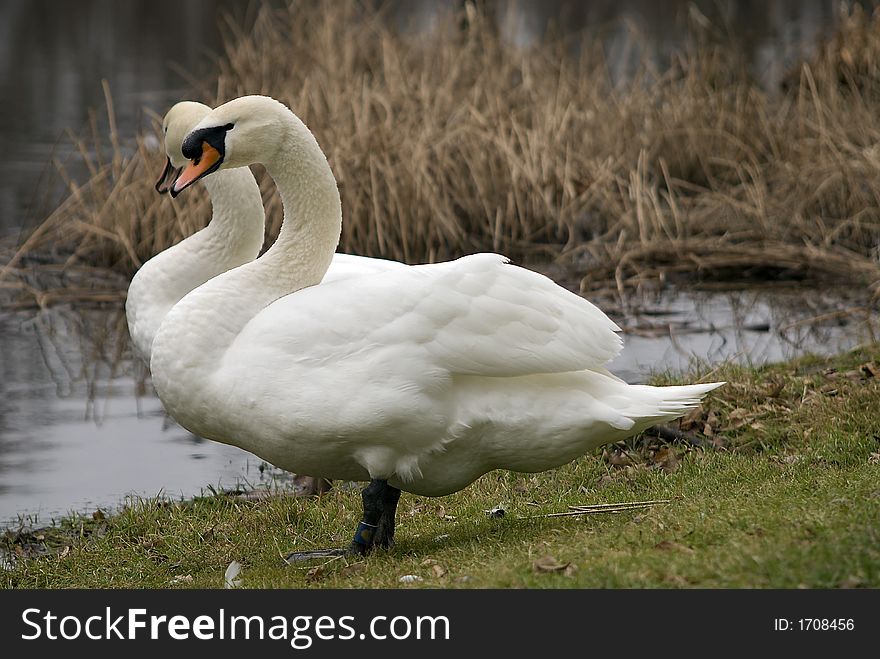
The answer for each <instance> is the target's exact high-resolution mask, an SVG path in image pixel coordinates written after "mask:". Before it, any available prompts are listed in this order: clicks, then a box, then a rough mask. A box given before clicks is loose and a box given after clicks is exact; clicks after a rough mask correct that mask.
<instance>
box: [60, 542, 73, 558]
mask: <svg viewBox="0 0 880 659" xmlns="http://www.w3.org/2000/svg"><path fill="white" fill-rule="evenodd" d="M69 553H70V547H69V546H67V545H65V546H64V549H62V550H61V553H60V554H58V558H64V557H65V556H67V555H68V554H69Z"/></svg>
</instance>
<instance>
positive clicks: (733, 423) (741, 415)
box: [724, 407, 755, 430]
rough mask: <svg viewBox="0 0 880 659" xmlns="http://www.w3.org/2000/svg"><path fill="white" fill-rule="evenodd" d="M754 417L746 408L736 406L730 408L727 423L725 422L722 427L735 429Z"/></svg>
mask: <svg viewBox="0 0 880 659" xmlns="http://www.w3.org/2000/svg"><path fill="white" fill-rule="evenodd" d="M754 418H755V415H754V414H753V413H751V412H749V411H748V410H747V409H745V408H742V407H737V408H736V409H734V410H731V412H730V414H728V415H727V423H726V424H725V426H724V429H725V430H736V429H737V428H741V427H742V426H744V425H746V424H747V423H749V422H750V421H751V420H753V419H754Z"/></svg>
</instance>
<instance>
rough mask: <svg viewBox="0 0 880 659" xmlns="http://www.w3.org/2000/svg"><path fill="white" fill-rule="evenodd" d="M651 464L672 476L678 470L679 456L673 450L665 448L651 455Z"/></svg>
mask: <svg viewBox="0 0 880 659" xmlns="http://www.w3.org/2000/svg"><path fill="white" fill-rule="evenodd" d="M651 462H652V463H653V464H654V466H656V467H659V468H660V469H662V470H663V471H665V472H666V473H667V474H671V473H672V472H673V471H675V470H676V469H677V468H678V462H679V460H678V455H677V454H676V452H675V451H674V450H673V449H671V448H669V447H668V446H664V447H662V448H661V449H659V450H657V451H654V453H653V454H652V455H651Z"/></svg>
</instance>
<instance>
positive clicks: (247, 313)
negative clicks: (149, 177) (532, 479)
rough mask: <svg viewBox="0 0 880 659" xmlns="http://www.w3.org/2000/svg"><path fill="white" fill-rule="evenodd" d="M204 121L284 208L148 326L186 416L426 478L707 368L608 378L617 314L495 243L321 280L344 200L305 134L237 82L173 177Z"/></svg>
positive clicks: (284, 446) (591, 440)
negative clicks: (156, 328)
mask: <svg viewBox="0 0 880 659" xmlns="http://www.w3.org/2000/svg"><path fill="white" fill-rule="evenodd" d="M218 135H219V137H218ZM208 140H210V141H211V143H212V144H216V145H218V146H219V151H218V153H219V157H220V158H221V162H222V166H221V167H220V168H221V171H222V169H223V168H226V167H235V166H242V165H247V164H249V163H251V162H262V163H264V164H265V165H266V168H267V170H268V171H269V173H270V175H271V176H272V177H273V178H274V179H275V181H276V183H277V184H278V187H279V190H280V192H281V196H282V200H283V202H284V207H285V220H284V225H283V228H282V231H281V235H280V236H279V238H278V240H277V242H276V243H275V245H274V246H273V247H272V249H270V250H269V251H268V252H267V253H266V254H265V255H264V256H263V257H261V258H260V259H258V260H257V261H255V262H253V263H250V264H248V265H246V266H243V267H241V268H238V269H235V270H232V271H230V272H228V273H225V274H224V275H220V276H219V277H217V278H215V279H214V280H212V281H210V282H208V283H207V284H205V285H204V286H202V287H201V288H199V289H197V290H196V291H195V292H193V293H192V294H190V295H189V296H187V297H186V298H185V299H184V300H183V301H181V303H180V304H178V305H177V306H176V307H175V308H174V309H173V310H172V312H171V313H169V315H168V316H167V318H166V321H165V322H164V323H163V325H162V328H161V329H160V332H159V335H158V336H157V338H156V342H155V344H154V351H153V360H152V370H153V374H154V382H155V384H156V388H157V391H158V393H159V395H160V397H161V399H162V401H163V402H164V403H165V405H166V408H167V409H168V411H169V412H170V413H171V414H172V415H173V416H174V417H175V418H176V419H178V421H180V422H181V423H182V424H183V425H185V426H186V427H188V428H190V429H191V430H193V431H194V432H196V433H199V434H202V435H203V436H206V437H209V438H212V439H215V440H218V441H222V442H227V443H232V444H237V445H239V446H241V447H243V448H245V449H247V450H249V451H252V452H254V453H256V454H257V455H259V456H261V457H263V458H265V459H267V460H269V461H270V462H272V463H274V464H276V465H278V466H279V467H282V468H285V469H289V470H293V471H297V472H298V473H309V474H314V475H319V476H324V477H328V478H339V479H356V480H365V479H373V480H374V481H382V482H384V481H387V483H388V484H390V485H391V486H393V487H396V488H400V489H403V490H405V491H408V492H414V493H417V494H423V495H430V496H438V495H443V494H448V493H450V492H454V491H457V490H459V489H461V488H463V487H465V486H466V485H468V484H469V483H471V482H472V481H473V480H474V479H476V478H478V477H479V476H480V475H481V474H483V473H486V472H487V471H489V470H492V469H499V468H503V469H512V470H517V471H541V470H545V469H550V468H553V467H556V466H559V465H562V464H564V463H566V462H568V461H570V460H572V459H574V458H576V457H578V456H580V455H582V454H584V453H585V452H586V451H588V450H589V449H591V448H593V447H595V446H598V445H600V444H603V443H606V442H610V441H616V440H619V439H623V438H625V437H627V436H630V435H633V434H635V433H636V432H638V431H640V430H642V429H644V428H646V427H648V426H650V425H652V424H654V423H657V422H660V421H664V420H668V419H672V418H675V417H677V416H680V415H681V414H683V413H684V412H685V411H686V410H687V409H689V408H690V407H692V406H694V405H696V404H698V403H699V400H700V398H701V397H702V396H703V395H704V394H705V393H706V392H707V391H709V390H711V389H713V388H714V387H716V386H718V383H713V384H701V385H690V386H681V387H650V386H633V385H628V384H626V383H625V382H623V381H621V380H620V379H618V378H616V377H614V376H613V375H611V374H610V373H608V371H607V370H606V369H605V366H604V365H605V364H606V363H607V362H608V361H609V360H610V359H612V358H613V357H614V356H615V355H617V354H618V352H619V351H620V349H621V340H620V338H619V336H618V335H617V333H616V332H617V331H618V328H617V326H616V325H615V324H614V323H613V322H612V321H611V320H610V319H609V318H608V317H607V316H606V315H605V314H604V313H602V312H601V311H600V310H599V309H598V308H596V307H595V306H594V305H592V304H591V303H590V302H588V301H587V300H585V299H583V298H581V297H579V296H577V295H574V294H573V293H571V292H569V291H567V290H565V289H563V288H561V287H560V286H558V285H556V284H554V283H553V282H552V281H551V280H549V279H548V278H546V277H544V276H543V275H540V274H537V273H535V272H531V271H529V270H525V269H523V268H519V267H516V266H514V265H511V264H509V263H508V262H507V259H505V258H504V257H502V256H499V255H497V254H475V255H472V256H467V257H464V258H461V259H458V260H456V261H451V262H447V263H439V264H434V265H420V266H404V265H402V264H395V265H390V266H389V265H383V266H381V267H378V268H377V271H376V272H372V273H369V274H363V272H361V273H354V276H349V277H345V278H340V279H337V280H335V281H333V280H330V279H325V280H324V283H321V284H320V285H316V284H318V282H320V281H321V279H322V277H323V276H324V273H325V271H326V269H327V268H328V264H329V263H330V259H331V257H332V254H333V250H334V249H335V246H336V242H337V241H338V238H339V231H340V227H341V208H340V202H339V196H338V192H337V190H336V186H335V181H334V179H333V176H332V173H331V172H330V169H329V166H328V165H327V162H326V160H325V158H324V156H323V154H322V153H321V151H320V149H319V147H318V145H317V142H316V141H315V140H314V137H313V136H312V135H311V133H310V132H309V131H308V129H307V128H306V127H305V126H304V125H303V124H302V122H300V121H299V119H297V118H296V117H295V115H293V114H292V113H291V112H290V111H289V110H288V109H287V108H286V107H284V106H283V105H281V104H280V103H278V102H277V101H274V100H272V99H268V98H266V97H243V98H240V99H236V100H235V101H231V102H229V103H227V104H225V105H222V106H220V107H218V108H217V109H215V110H214V111H213V112H212V113H211V114H210V115H208V116H207V117H206V118H205V119H204V120H203V121H202V122H200V124H199V126H197V127H196V130H194V131H193V133H191V134H190V136H189V137H188V138H187V141H186V142H185V144H184V153H185V154H186V155H189V156H190V157H192V158H194V160H193V163H194V164H193V165H192V166H191V168H190V170H189V171H188V172H185V173H184V175H183V176H182V180H183V183H182V184H181V185H179V186H178V188H182V187H185V186H186V185H188V184H189V183H191V182H192V181H194V180H197V178H199V177H200V176H201V175H204V174H205V173H206V172H207V173H210V171H211V170H209V169H208V167H209V165H210V163H211V161H210V160H207V161H205V162H201V159H200V158H199V157H198V155H197V154H198V153H200V151H199V149H204V152H205V153H208V149H207V147H205V146H204V143H205V142H206V141H208ZM221 140H222V141H221ZM200 162H201V164H199V163H200ZM215 162H216V160H215ZM177 191H179V189H178V190H177ZM384 263H385V264H387V263H390V262H384ZM386 268H387V269H386ZM365 501H366V498H365ZM395 502H396V500H395ZM395 505H396V503H395ZM391 515H392V519H393V511H392V513H391ZM365 519H366V517H365ZM391 533H392V534H393V528H392V531H391Z"/></svg>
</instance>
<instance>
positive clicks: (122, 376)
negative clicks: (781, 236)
mask: <svg viewBox="0 0 880 659" xmlns="http://www.w3.org/2000/svg"><path fill="white" fill-rule="evenodd" d="M843 296H844V293H843V292H841V291H825V292H821V293H819V292H813V293H810V294H809V295H806V294H804V293H802V292H801V293H797V292H793V291H792V292H772V293H768V292H759V291H749V292H743V291H739V292H729V293H682V292H678V293H671V292H665V293H663V294H662V295H657V296H654V297H648V298H643V299H641V300H639V301H638V304H635V303H634V302H635V301H630V303H629V306H628V307H627V308H615V307H614V305H613V303H611V302H608V301H605V302H602V303H601V306H602V308H604V309H606V310H608V311H609V313H610V315H611V316H612V317H613V318H614V320H615V321H616V322H618V324H620V325H621V327H623V329H624V332H625V336H624V345H625V347H624V350H623V353H622V354H621V356H620V357H619V358H618V359H616V360H615V361H614V362H612V364H611V370H612V371H613V372H615V373H616V374H618V375H619V376H621V377H623V378H624V379H626V380H628V381H630V382H644V381H646V380H647V379H648V377H649V376H650V374H651V373H652V372H663V371H666V370H673V371H683V370H687V369H689V368H690V367H692V366H693V364H694V362H695V361H696V362H698V363H700V364H707V363H708V364H718V363H721V362H725V361H738V362H743V363H764V362H769V361H778V360H780V359H784V358H788V357H791V356H794V355H798V354H802V353H804V352H815V353H819V354H831V353H836V352H839V351H841V350H846V349H848V348H851V347H853V346H855V345H859V344H861V343H865V342H867V341H870V340H871V339H872V338H873V336H874V324H875V323H876V322H877V316H876V314H873V315H870V314H869V312H868V311H866V310H865V309H864V308H861V307H859V306H858V305H859V302H858V301H853V302H850V303H847V304H845V305H844V306H843V307H842V306H841V302H840V300H841V299H845V298H844V297H843ZM844 308H849V309H850V310H849V311H846V310H844V311H841V309H844ZM817 318H818V320H817ZM0 337H3V340H2V341H0V526H5V525H7V524H13V525H14V524H15V523H16V520H17V518H18V516H19V515H26V516H33V515H37V516H38V517H39V522H43V523H46V522H49V521H50V520H51V518H53V517H57V516H59V515H62V514H64V513H66V512H68V511H71V510H75V511H79V512H89V511H91V510H94V509H95V508H97V507H101V508H104V509H108V508H109V509H112V508H114V507H115V506H117V505H119V504H120V503H121V502H122V501H123V500H124V498H125V496H126V495H128V494H137V495H141V496H155V495H157V494H160V493H163V494H165V495H168V496H172V497H174V496H180V497H189V496H192V495H195V494H198V493H199V492H200V491H201V490H202V489H203V488H205V487H206V486H214V487H235V486H237V485H238V484H240V483H241V482H242V481H247V482H251V483H259V482H261V480H263V479H268V478H283V477H284V475H283V474H280V473H279V472H277V471H275V470H268V471H265V472H264V470H263V467H264V466H265V465H264V463H263V462H262V460H260V459H259V458H256V457H254V456H253V455H251V454H249V453H246V452H244V451H242V450H240V449H237V448H235V447H230V446H225V445H223V444H218V443H215V442H210V441H205V440H202V439H200V438H198V437H195V436H193V435H192V434H190V433H188V432H187V431H186V430H184V429H183V428H181V427H179V426H178V425H177V424H175V423H174V422H173V421H171V420H170V419H168V418H166V416H165V413H164V411H163V409H162V405H161V403H160V402H159V401H158V399H156V397H155V396H154V395H153V393H152V389H151V387H150V383H149V380H148V378H147V377H146V375H145V369H144V367H143V366H142V365H141V364H140V362H138V361H133V360H132V359H131V355H130V349H129V346H128V335H127V329H126V326H125V319H124V314H123V313H122V311H121V310H118V309H110V310H103V311H101V310H91V311H74V310H72V309H69V308H56V309H52V310H48V311H44V312H41V313H40V314H38V315H37V316H35V317H29V316H27V315H22V314H16V315H5V316H0Z"/></svg>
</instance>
